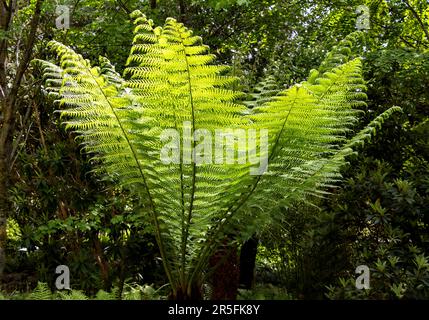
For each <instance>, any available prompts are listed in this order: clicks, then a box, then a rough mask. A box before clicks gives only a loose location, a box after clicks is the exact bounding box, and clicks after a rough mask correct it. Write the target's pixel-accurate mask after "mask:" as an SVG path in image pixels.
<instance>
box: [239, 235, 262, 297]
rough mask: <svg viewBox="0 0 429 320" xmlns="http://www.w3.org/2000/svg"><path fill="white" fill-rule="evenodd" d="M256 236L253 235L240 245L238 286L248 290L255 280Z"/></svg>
mask: <svg viewBox="0 0 429 320" xmlns="http://www.w3.org/2000/svg"><path fill="white" fill-rule="evenodd" d="M258 242H259V240H258V238H256V237H255V236H253V237H252V238H250V239H249V240H247V241H246V242H245V243H244V244H243V246H242V247H241V253H240V287H241V288H243V289H247V290H250V289H252V287H253V284H254V282H255V265H256V254H257V252H258Z"/></svg>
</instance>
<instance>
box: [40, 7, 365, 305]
mask: <svg viewBox="0 0 429 320" xmlns="http://www.w3.org/2000/svg"><path fill="white" fill-rule="evenodd" d="M132 18H133V19H134V23H135V24H136V27H135V37H134V41H133V46H132V49H131V53H130V56H129V58H128V61H127V64H128V67H127V69H126V70H125V74H124V76H125V79H123V78H121V77H120V76H119V74H118V73H117V72H116V71H115V70H114V68H113V66H112V65H111V64H110V62H109V61H108V60H107V59H105V58H101V59H100V67H92V66H91V65H90V63H89V62H88V61H87V60H85V59H83V57H82V56H80V55H78V54H76V53H75V52H74V51H73V50H71V49H70V48H68V47H66V46H64V45H62V44H60V43H58V42H55V41H52V42H51V43H50V44H49V48H50V49H51V50H52V52H53V53H54V55H55V56H54V58H53V61H52V62H48V61H40V60H38V61H36V64H38V65H40V67H41V68H42V70H43V74H44V78H45V80H46V82H45V83H46V90H47V91H48V92H49V93H51V94H53V95H54V96H57V97H58V101H59V105H60V108H61V110H60V113H61V117H62V118H63V119H65V124H66V126H67V128H70V129H72V130H74V131H75V132H76V133H77V134H78V136H79V137H80V139H81V141H82V144H83V148H84V150H85V151H86V152H88V153H91V154H92V155H93V159H94V160H97V163H100V164H101V165H99V166H97V167H96V169H95V170H96V171H98V172H100V173H107V174H108V175H111V176H113V177H116V179H117V181H118V183H120V184H121V185H122V186H125V187H128V188H129V189H130V190H131V191H133V192H134V193H136V194H137V195H139V196H140V199H141V205H142V207H143V211H142V212H143V214H148V215H150V217H151V219H152V221H153V225H154V229H155V235H156V239H157V242H158V245H159V248H160V252H161V256H162V261H163V264H164V268H165V271H166V274H167V276H168V278H169V281H170V284H171V288H172V291H173V292H172V294H173V296H174V297H176V298H180V297H191V296H193V290H194V289H195V288H201V283H202V281H203V270H204V268H205V267H206V265H207V261H208V258H209V257H210V255H211V254H212V253H213V251H214V250H215V249H216V247H217V246H218V245H219V243H220V241H221V239H222V238H223V237H224V235H225V233H230V232H235V233H237V232H238V233H240V232H241V233H243V232H244V233H245V229H246V227H248V226H252V225H253V226H254V225H255V223H254V222H255V221H256V219H257V218H261V217H262V218H264V217H268V216H269V215H270V214H273V213H275V212H276V211H275V209H276V208H278V206H279V205H283V206H288V205H291V204H292V203H293V202H294V201H301V200H305V199H308V198H309V197H311V196H320V195H323V194H324V193H325V191H324V188H325V187H327V186H330V185H332V184H334V183H336V182H337V181H338V180H339V179H340V175H339V168H340V167H341V165H343V164H344V163H345V157H346V156H347V155H348V154H350V153H351V149H350V146H347V141H346V139H345V136H346V133H348V132H349V131H351V130H352V129H353V126H354V124H355V123H356V121H357V111H356V110H355V109H356V108H359V107H362V106H363V105H364V100H365V94H364V90H365V85H364V81H363V79H362V75H361V61H360V60H359V59H352V58H350V54H349V53H350V52H349V51H347V50H341V54H342V55H344V57H346V58H344V59H343V58H341V59H337V58H338V57H337V56H335V55H334V56H332V55H331V56H328V58H327V62H326V63H324V64H322V67H321V69H320V70H319V71H313V72H312V73H311V74H310V77H309V80H308V81H306V82H303V83H301V84H298V85H295V86H293V87H291V88H289V89H287V90H284V91H283V92H281V93H280V94H279V95H277V96H276V97H273V98H271V96H270V98H269V99H266V97H263V98H262V99H259V100H258V99H257V100H256V101H257V102H256V104H255V105H254V106H253V112H252V113H250V114H246V110H248V109H247V107H246V106H245V105H244V104H243V103H239V98H241V97H242V96H243V93H241V92H237V91H234V90H231V88H232V87H233V84H234V83H235V82H236V81H237V80H238V79H236V78H234V77H230V76H227V75H225V74H226V71H227V70H228V67H227V66H222V65H216V64H214V61H215V56H214V55H212V54H210V52H209V48H208V47H207V46H205V45H203V44H202V40H201V38H200V37H197V36H194V35H193V34H192V31H190V30H189V29H187V28H186V27H185V26H184V25H183V24H181V23H178V22H177V21H175V20H174V19H171V18H169V19H167V20H166V23H165V25H164V27H162V28H161V27H154V25H153V22H152V21H151V20H148V19H147V18H146V17H145V16H144V15H143V14H142V13H141V12H139V11H136V12H134V13H133V14H132ZM333 57H334V58H333ZM226 128H227V129H231V130H234V129H241V130H242V131H239V132H240V133H242V132H250V131H249V130H254V133H255V135H254V137H253V138H255V139H254V140H256V142H258V143H257V144H255V146H254V148H250V146H249V145H247V150H246V151H247V152H245V153H244V155H243V153H240V152H238V151H240V150H237V149H238V143H234V148H235V150H234V151H235V152H238V159H236V161H235V163H230V164H225V163H213V162H211V161H206V162H204V161H203V162H202V163H201V162H200V163H196V161H193V160H195V159H196V156H198V155H199V156H201V154H198V153H197V152H195V148H196V147H197V145H198V143H197V142H198V141H197V138H196V137H195V136H194V138H192V134H194V133H195V134H196V132H198V133H199V134H203V133H205V134H210V135H212V136H213V135H214V134H213V133H215V132H216V130H218V129H226ZM171 129H173V130H176V132H179V133H180V137H181V138H182V139H181V141H175V140H174V139H173V138H172V139H171V141H170V142H169V143H172V144H173V146H174V147H175V148H176V150H177V151H180V152H179V153H178V158H177V159H176V160H178V161H172V162H170V163H166V161H164V159H162V157H161V156H160V154H161V153H162V148H163V146H164V145H165V143H166V141H165V140H163V134H164V133H166V132H170V131H168V130H171ZM165 130H167V131H165ZM198 130H199V131H198ZM246 130H247V131H246ZM264 130H266V131H267V132H268V133H269V135H268V138H267V139H268V145H267V147H266V148H264V146H263V143H262V142H263V132H264ZM187 133H189V135H190V138H186V136H187ZM164 138H165V137H164ZM240 138H241V136H236V137H235V139H238V140H239V139H240ZM356 139H358V140H359V139H360V138H359V137H358V138H356ZM182 140H183V141H182ZM261 141H262V142H261ZM179 142H180V143H179ZM236 142H237V141H236ZM210 145H211V146H213V147H215V142H214V141H210ZM344 146H347V147H344ZM205 152H206V150H204V153H205ZM251 152H253V153H254V156H256V158H259V159H264V158H266V159H268V168H265V167H264V165H263V164H262V165H261V168H259V169H262V170H255V168H254V167H253V164H252V163H249V161H242V160H246V159H243V157H246V156H247V155H248V154H250V153H251ZM202 153H203V152H202ZM205 159H206V158H205ZM212 159H213V158H212ZM266 169H268V170H266ZM250 170H253V171H250ZM255 171H256V173H257V174H256V175H252V174H249V172H253V173H255ZM255 208H258V209H257V210H256V211H255Z"/></svg>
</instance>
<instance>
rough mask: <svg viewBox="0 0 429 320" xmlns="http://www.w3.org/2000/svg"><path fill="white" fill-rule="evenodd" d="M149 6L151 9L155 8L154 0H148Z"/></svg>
mask: <svg viewBox="0 0 429 320" xmlns="http://www.w3.org/2000/svg"><path fill="white" fill-rule="evenodd" d="M150 8H151V9H152V10H154V9H156V0H150Z"/></svg>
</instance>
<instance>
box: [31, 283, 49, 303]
mask: <svg viewBox="0 0 429 320" xmlns="http://www.w3.org/2000/svg"><path fill="white" fill-rule="evenodd" d="M28 299H29V300H51V299H52V292H51V289H49V287H48V285H47V283H45V282H38V283H37V287H36V289H34V291H33V292H32V293H31V294H30V295H29V296H28Z"/></svg>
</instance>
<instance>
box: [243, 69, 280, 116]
mask: <svg viewBox="0 0 429 320" xmlns="http://www.w3.org/2000/svg"><path fill="white" fill-rule="evenodd" d="M279 92H280V89H279V86H278V85H277V82H276V80H275V78H274V77H273V76H271V75H269V76H267V77H266V78H265V79H263V80H262V81H261V82H259V83H258V84H257V85H256V86H255V88H254V92H252V93H250V94H249V95H250V98H249V99H247V100H245V101H243V103H244V104H245V105H246V106H247V107H248V108H249V109H253V108H255V107H257V106H262V105H263V104H265V103H267V102H269V101H271V100H272V99H273V98H274V97H275V96H276V95H277V94H278V93H279Z"/></svg>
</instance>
